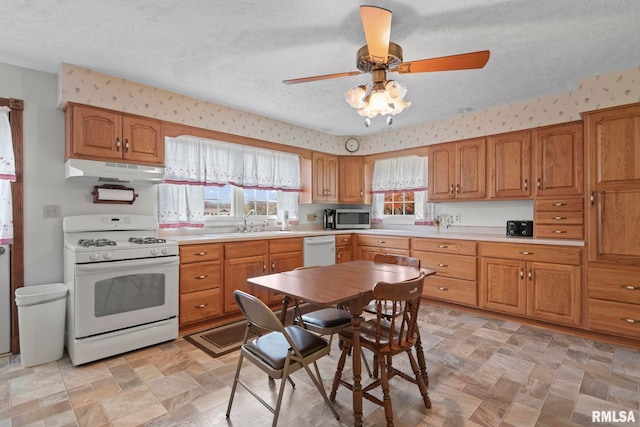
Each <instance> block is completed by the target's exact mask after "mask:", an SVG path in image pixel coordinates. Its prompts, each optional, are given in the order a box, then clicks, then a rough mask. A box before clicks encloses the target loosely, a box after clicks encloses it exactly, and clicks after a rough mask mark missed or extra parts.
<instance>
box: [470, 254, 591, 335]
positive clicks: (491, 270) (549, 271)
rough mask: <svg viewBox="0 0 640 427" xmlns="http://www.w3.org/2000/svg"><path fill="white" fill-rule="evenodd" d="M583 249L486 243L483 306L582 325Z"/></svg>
mask: <svg viewBox="0 0 640 427" xmlns="http://www.w3.org/2000/svg"><path fill="white" fill-rule="evenodd" d="M581 251H582V250H581V248H578V247H561V246H545V245H519V244H511V243H481V244H480V255H481V258H480V259H481V261H480V266H481V267H480V269H481V275H480V307H482V308H487V309H490V310H496V311H501V312H504V313H510V314H516V315H521V316H527V317H531V318H534V319H539V320H545V321H550V322H555V323H562V324H566V325H572V326H579V325H580V323H581V303H580V301H581V295H582V292H581V278H582V275H581V267H580V261H581V253H582V252H581ZM505 254H506V255H508V256H509V258H506V257H504V256H505ZM498 256H499V257H498ZM562 262H564V263H562Z"/></svg>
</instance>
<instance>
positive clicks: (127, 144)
mask: <svg viewBox="0 0 640 427" xmlns="http://www.w3.org/2000/svg"><path fill="white" fill-rule="evenodd" d="M124 152H125V153H128V152H129V140H128V139H126V138H125V140H124Z"/></svg>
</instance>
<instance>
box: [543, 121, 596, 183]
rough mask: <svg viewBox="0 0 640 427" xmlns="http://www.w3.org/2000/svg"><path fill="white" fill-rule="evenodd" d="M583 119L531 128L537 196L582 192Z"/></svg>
mask: <svg viewBox="0 0 640 427" xmlns="http://www.w3.org/2000/svg"><path fill="white" fill-rule="evenodd" d="M582 129H583V124H582V122H577V123H568V124H562V125H556V126H548V127H543V128H538V129H534V130H533V133H532V140H533V143H534V151H535V159H536V162H535V169H536V195H537V196H564V195H580V194H583V193H584V139H583V137H582Z"/></svg>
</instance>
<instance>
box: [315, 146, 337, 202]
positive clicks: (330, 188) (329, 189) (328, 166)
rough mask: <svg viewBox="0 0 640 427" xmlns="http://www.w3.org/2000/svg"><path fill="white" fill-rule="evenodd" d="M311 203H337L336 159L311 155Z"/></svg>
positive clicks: (323, 155) (328, 156)
mask: <svg viewBox="0 0 640 427" xmlns="http://www.w3.org/2000/svg"><path fill="white" fill-rule="evenodd" d="M312 159H313V201H314V202H316V201H317V202H337V201H338V157H337V156H331V155H328V154H323V153H313V154H312Z"/></svg>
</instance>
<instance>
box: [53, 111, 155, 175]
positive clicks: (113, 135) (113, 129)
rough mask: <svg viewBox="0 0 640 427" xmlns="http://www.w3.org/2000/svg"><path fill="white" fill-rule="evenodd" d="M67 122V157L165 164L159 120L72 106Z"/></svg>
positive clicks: (67, 113)
mask: <svg viewBox="0 0 640 427" xmlns="http://www.w3.org/2000/svg"><path fill="white" fill-rule="evenodd" d="M65 121H66V131H65V132H66V136H67V141H66V157H67V158H70V157H72V158H80V159H91V160H107V161H122V162H124V163H142V164H150V165H164V141H163V138H162V122H160V121H158V120H154V119H148V118H144V117H138V116H130V115H128V114H123V113H119V112H116V111H110V110H105V109H102V108H95V107H89V106H86V105H76V104H69V105H68V106H67V108H66V109H65Z"/></svg>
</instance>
